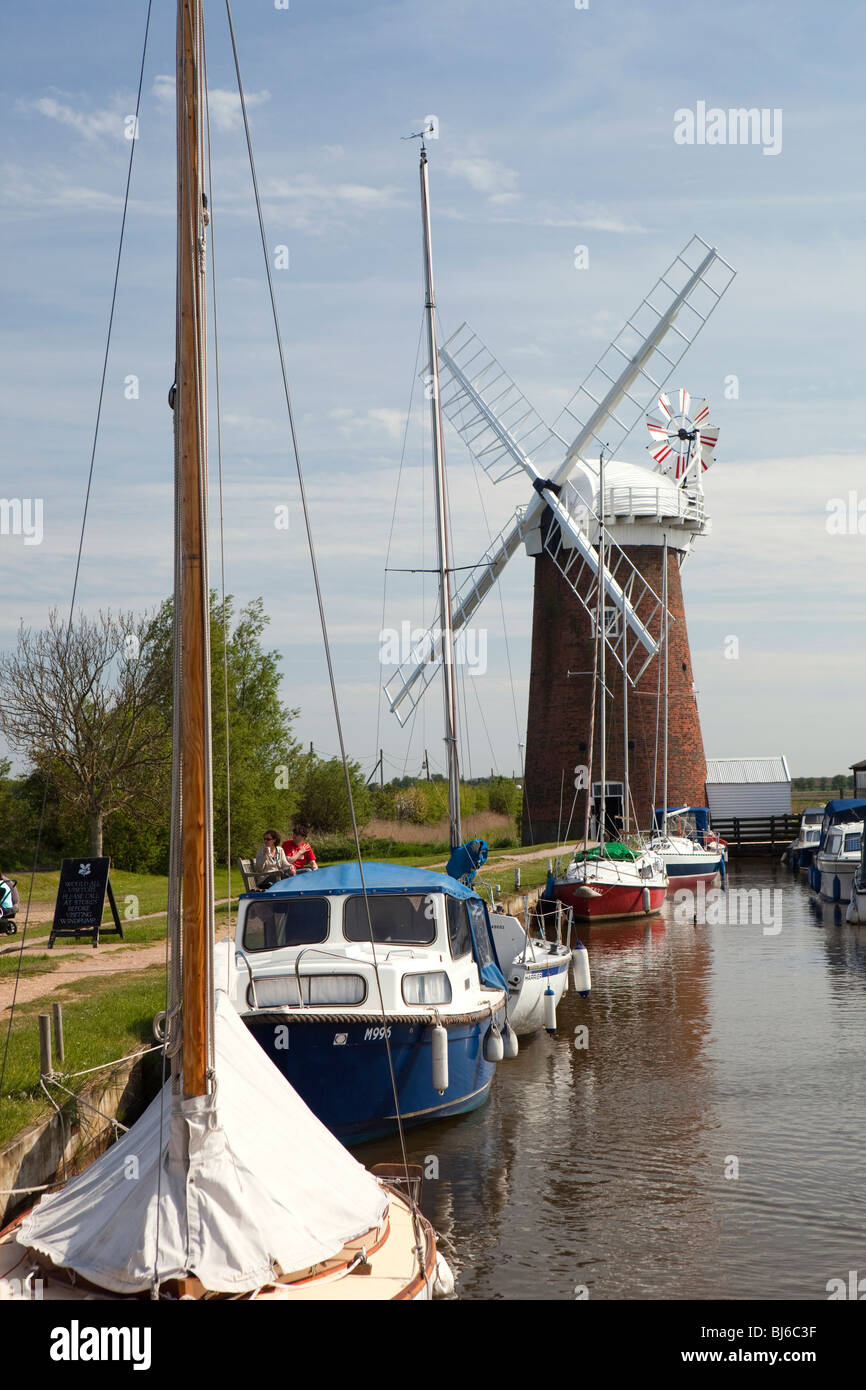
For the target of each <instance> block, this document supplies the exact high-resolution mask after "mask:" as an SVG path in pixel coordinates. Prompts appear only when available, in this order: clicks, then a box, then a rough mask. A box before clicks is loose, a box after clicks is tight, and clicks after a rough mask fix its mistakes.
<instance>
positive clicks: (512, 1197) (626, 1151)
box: [358, 860, 866, 1299]
mask: <svg viewBox="0 0 866 1390" xmlns="http://www.w3.org/2000/svg"><path fill="white" fill-rule="evenodd" d="M728 884H729V887H730V888H739V889H743V888H757V889H763V890H765V892H764V900H763V907H764V918H763V922H762V921H760V920H753V922H752V924H751V925H749V924H748V923H747V922H746V920H745V918H746V916H747V907H746V905H744V904H741V905H740V918H741V921H740V924H737V923H736V922H735V921H732V922H725V921H724V920H723V921H722V922H718V923H717V924H715V925H698V926H696V925H694V923H693V921H691V920H688V921H683V920H679V921H678V920H677V915H679V916H680V917H681V918H682V917H683V916H685V912H684V911H683V910H682V909H681V910H680V912H679V914H677V913H676V911H675V909H674V905H673V904H672V903H671V902H670V901H669V902H668V904H667V906H666V908H665V913H664V915H663V916H662V917H658V918H654V919H651V920H650V921H649V922H647V923H639V924H637V925H635V924H623V925H622V926H599V927H596V928H595V929H594V930H593V931H591V932H590V931H587V933H586V935H585V936H584V940H585V941H586V944H587V945H588V947H589V952H590V962H591V967H592V977H593V992H592V995H591V997H590V999H587V1000H583V999H579V998H578V997H577V996H576V995H575V994H574V993H573V992H569V993H568V994H567V995H566V997H565V999H564V1001H563V1004H562V1007H561V1009H560V1012H559V1031H558V1033H557V1035H556V1037H554V1038H549V1037H548V1036H547V1035H546V1034H545V1035H543V1036H540V1037H535V1038H532V1039H525V1040H521V1049H520V1055H519V1056H518V1057H517V1058H516V1059H515V1060H514V1061H512V1062H504V1063H502V1064H500V1066H499V1068H498V1071H497V1076H496V1079H495V1081H494V1085H493V1091H492V1095H491V1098H490V1100H489V1102H488V1103H487V1105H486V1106H485V1107H484V1108H483V1109H481V1110H479V1111H477V1112H476V1113H475V1114H474V1115H470V1116H466V1117H465V1118H463V1119H458V1120H450V1121H444V1122H442V1123H441V1124H438V1125H432V1126H430V1127H428V1128H426V1129H422V1130H418V1131H414V1132H410V1134H409V1136H408V1140H409V1146H410V1157H411V1158H412V1159H413V1161H416V1162H423V1161H425V1159H429V1158H430V1157H435V1158H436V1159H437V1160H438V1164H439V1178H438V1180H437V1181H427V1182H425V1188H424V1209H425V1211H426V1213H427V1215H428V1216H429V1217H430V1218H431V1220H432V1221H433V1223H434V1225H435V1226H436V1228H437V1230H438V1231H439V1232H440V1233H441V1235H442V1238H443V1239H442V1244H443V1249H444V1250H445V1252H446V1254H447V1255H448V1257H449V1259H450V1260H451V1262H452V1264H453V1266H454V1268H455V1270H456V1272H457V1276H458V1293H459V1294H460V1296H461V1297H463V1298H467V1299H473V1298H475V1299H489V1298H505V1299H508V1298H539V1299H540V1298H554V1299H559V1298H562V1299H566V1298H567V1299H571V1298H573V1297H574V1296H575V1287H576V1286H577V1285H585V1286H586V1287H587V1289H588V1290H589V1295H590V1297H591V1298H593V1299H610V1298H646V1299H661V1298H669V1299H682V1298H733V1299H763V1298H784V1299H814V1298H826V1284H827V1281H828V1279H830V1278H832V1277H834V1276H836V1275H840V1276H842V1277H843V1278H846V1279H847V1275H848V1271H849V1270H851V1269H857V1270H859V1271H860V1272H861V1274H863V1275H866V1217H864V1206H866V1204H864V1200H863V1187H864V1145H863V1140H864V1135H866V929H864V928H857V927H849V926H847V925H846V924H845V921H844V910H843V911H840V910H839V909H838V908H834V907H832V906H831V905H829V904H824V905H820V904H819V903H818V902H817V900H816V898H815V896H814V894H812V893H811V891H810V890H809V889H808V887H807V886H806V883H805V881H804V879H803V878H799V879H794V878H792V877H791V875H790V873H789V871H788V870H786V869H784V868H783V867H782V866H781V865H778V864H773V863H770V862H767V861H752V862H750V861H748V860H745V861H743V860H741V861H739V865H737V864H734V866H733V867H732V869H731V871H730V873H729V878H728ZM774 890H776V894H775V897H774V896H773V893H774ZM728 904H729V906H728V915H729V916H731V917H733V916H734V899H733V897H731V898H729V899H728ZM708 906H709V904H708ZM758 906H759V905H758V903H757V901H755V902H754V903H753V905H751V908H750V909H748V910H750V911H751V912H752V914H753V917H754V918H755V919H757V918H758V916H759V912H758ZM717 910H718V909H717ZM724 911H725V908H724V907H722V908H721V912H724ZM777 925H781V930H780V931H779V932H778V933H777V934H770V933H766V934H765V931H764V926H768V927H769V928H770V929H771V932H772V931H774V929H775V927H776V926H777ZM583 1024H585V1025H587V1026H588V1028H589V1046H588V1048H587V1049H585V1050H577V1049H576V1048H575V1046H574V1036H575V1033H574V1030H575V1028H576V1027H577V1026H579V1025H583ZM358 1156H359V1157H360V1158H362V1159H363V1161H364V1162H367V1163H371V1162H375V1161H376V1160H377V1159H379V1158H384V1157H393V1156H394V1155H393V1146H390V1145H389V1146H382V1145H366V1146H365V1147H363V1148H362V1149H359V1150H358ZM731 1158H735V1159H736V1160H738V1165H739V1176H738V1177H736V1178H733V1177H731V1178H726V1176H725V1172H726V1168H727V1170H728V1171H732V1170H733V1168H734V1164H733V1163H732V1162H731V1161H730V1160H731Z"/></svg>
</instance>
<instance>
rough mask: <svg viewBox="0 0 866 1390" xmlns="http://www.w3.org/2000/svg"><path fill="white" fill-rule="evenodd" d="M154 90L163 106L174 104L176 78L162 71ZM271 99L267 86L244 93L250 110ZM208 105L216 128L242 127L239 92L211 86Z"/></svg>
mask: <svg viewBox="0 0 866 1390" xmlns="http://www.w3.org/2000/svg"><path fill="white" fill-rule="evenodd" d="M153 92H154V96H155V97H156V99H157V101H158V102H159V103H160V105H161V106H174V102H175V96H174V78H173V77H172V76H171V75H170V74H168V73H160V74H159V75H158V76H157V77H155V78H154V82H153ZM270 99H271V94H270V92H269V91H268V90H267V89H266V88H265V89H263V90H262V91H261V92H245V93H244V100H245V101H246V105H247V110H248V111H252V110H254V109H255V108H256V107H257V106H264V104H265V103H266V102H268V101H270ZM208 106H209V108H210V121H211V125H212V126H213V128H214V130H219V131H226V130H240V129H241V127H242V125H243V120H242V117H241V103H240V98H239V97H238V94H237V92H232V91H228V90H227V89H225V88H221V87H210V88H209V89H208Z"/></svg>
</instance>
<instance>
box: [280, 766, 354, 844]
mask: <svg viewBox="0 0 866 1390" xmlns="http://www.w3.org/2000/svg"><path fill="white" fill-rule="evenodd" d="M348 767H349V778H350V781H351V784H352V801H353V803H354V806H355V818H356V820H357V822H358V825H359V826H361V825H364V824H365V822H366V821H367V820H368V819H369V815H370V805H371V800H370V791H369V788H368V787H366V786H365V784H364V776H363V773H362V772H361V768H360V765H359V764H358V763H353V762H350V763H349V764H348ZM298 818H299V820H301V821H302V822H303V823H304V825H307V826H309V827H310V829H311V830H319V831H323V832H327V831H333V832H336V833H339V834H342V833H345V832H346V831H348V830H350V829H351V826H352V815H351V812H350V810H349V797H348V794H347V792H346V774H345V773H344V771H343V764H342V761H341V760H340V759H339V758H330V759H328V760H327V761H325V760H324V759H320V758H312V759H310V760H309V762H308V766H307V768H306V775H305V777H304V782H303V790H302V791H301V796H300V801H299V804H298Z"/></svg>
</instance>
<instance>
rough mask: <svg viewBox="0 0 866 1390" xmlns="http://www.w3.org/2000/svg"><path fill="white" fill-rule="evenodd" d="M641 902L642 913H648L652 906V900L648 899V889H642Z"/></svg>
mask: <svg viewBox="0 0 866 1390" xmlns="http://www.w3.org/2000/svg"><path fill="white" fill-rule="evenodd" d="M641 901H642V902H643V910H644V912H649V910H650V907H651V906H652V898H651V897H650V890H649V889H648V888H644V889H643V891H642V893H641Z"/></svg>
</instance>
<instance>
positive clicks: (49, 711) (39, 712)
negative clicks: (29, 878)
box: [0, 609, 170, 855]
mask: <svg viewBox="0 0 866 1390" xmlns="http://www.w3.org/2000/svg"><path fill="white" fill-rule="evenodd" d="M153 642H154V628H153V622H152V619H151V618H150V617H148V615H146V614H145V615H144V616H142V617H139V618H136V617H134V616H133V614H132V613H126V614H121V613H119V614H118V615H117V616H116V617H115V616H113V615H112V613H111V610H110V609H109V610H108V611H107V612H105V613H103V612H102V611H101V610H100V612H99V614H98V616H97V617H96V618H95V619H90V618H88V617H86V615H84V614H81V615H79V617H78V619H77V620H76V621H73V622H72V623H71V624H70V625H68V626H67V624H66V622H65V621H64V620H63V619H61V617H60V614H59V612H58V610H57V609H53V610H52V611H51V613H50V614H49V619H48V627H47V628H45V629H43V630H42V631H40V632H34V631H33V630H32V629H30V628H25V627H24V626H23V624H22V626H21V628H20V629H19V632H18V641H17V646H16V650H15V651H14V653H4V654H2V655H0V732H2V733H3V734H4V735H5V737H6V739H7V741H8V742H9V744H10V746H11V747H12V748H14V749H15V750H16V751H18V752H20V753H22V754H25V755H26V756H27V757H28V758H29V759H30V761H31V763H32V764H33V766H34V768H35V769H36V770H37V771H38V772H39V773H40V774H41V776H42V778H43V779H45V780H46V781H47V782H48V784H49V786H50V787H51V788H53V789H54V791H56V793H57V795H58V797H59V798H60V799H61V801H63V802H64V803H66V805H67V806H69V807H72V808H74V809H75V810H76V811H77V812H78V813H79V814H81V813H83V814H85V815H86V816H87V820H88V825H89V832H90V853H91V854H93V855H100V854H101V853H102V837H103V827H104V823H105V819H106V817H107V816H110V815H111V814H112V813H114V812H117V811H123V810H127V809H128V810H130V811H132V810H134V812H135V815H136V816H137V817H138V818H140V819H141V818H149V817H152V816H156V815H159V814H160V812H161V810H162V809H163V808H164V804H165V795H166V788H167V775H166V768H167V759H168V756H169V750H170V736H169V725H168V723H167V721H166V718H165V710H164V702H163V699H162V691H161V686H160V681H159V679H158V675H157V671H156V668H155V666H154V662H153V659H152V657H153Z"/></svg>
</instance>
